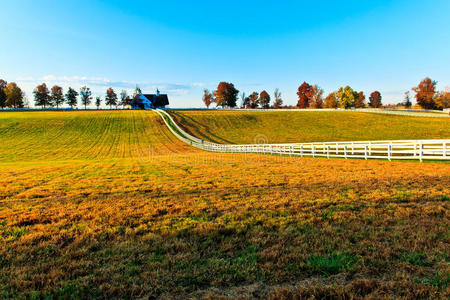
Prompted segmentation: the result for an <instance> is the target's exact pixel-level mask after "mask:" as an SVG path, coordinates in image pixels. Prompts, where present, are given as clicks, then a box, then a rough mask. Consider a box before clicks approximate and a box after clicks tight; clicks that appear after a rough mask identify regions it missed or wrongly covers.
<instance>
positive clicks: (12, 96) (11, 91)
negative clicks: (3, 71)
mask: <svg viewBox="0 0 450 300" xmlns="http://www.w3.org/2000/svg"><path fill="white" fill-rule="evenodd" d="M4 92H5V95H6V101H5V106H6V107H14V108H22V107H24V102H23V99H24V96H25V94H24V92H23V91H22V90H21V89H20V87H19V86H17V84H16V83H15V82H10V83H8V84H7V85H6V88H5V89H4Z"/></svg>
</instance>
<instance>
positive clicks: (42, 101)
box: [33, 83, 52, 108]
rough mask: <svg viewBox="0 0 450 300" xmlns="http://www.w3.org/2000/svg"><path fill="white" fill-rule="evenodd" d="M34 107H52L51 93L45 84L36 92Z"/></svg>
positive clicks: (34, 92) (37, 88)
mask: <svg viewBox="0 0 450 300" xmlns="http://www.w3.org/2000/svg"><path fill="white" fill-rule="evenodd" d="M33 94H34V105H36V106H42V107H43V108H46V107H47V106H51V105H52V103H51V101H50V92H49V91H48V88H47V85H46V84H45V83H43V84H40V85H38V86H37V87H36V88H35V89H34V90H33Z"/></svg>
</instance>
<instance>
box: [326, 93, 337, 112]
mask: <svg viewBox="0 0 450 300" xmlns="http://www.w3.org/2000/svg"><path fill="white" fill-rule="evenodd" d="M338 106H339V103H338V99H337V97H336V92H333V93H329V94H328V96H326V97H325V100H324V103H323V107H325V108H337V107H338Z"/></svg>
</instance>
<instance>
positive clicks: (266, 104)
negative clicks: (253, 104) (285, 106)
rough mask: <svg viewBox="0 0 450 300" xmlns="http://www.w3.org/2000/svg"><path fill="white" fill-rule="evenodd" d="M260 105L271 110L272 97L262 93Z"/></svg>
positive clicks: (264, 92)
mask: <svg viewBox="0 0 450 300" xmlns="http://www.w3.org/2000/svg"><path fill="white" fill-rule="evenodd" d="M259 103H260V104H261V107H262V108H269V105H270V95H269V93H267V92H266V91H262V92H261V93H260V94H259Z"/></svg>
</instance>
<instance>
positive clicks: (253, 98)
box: [248, 92, 259, 108]
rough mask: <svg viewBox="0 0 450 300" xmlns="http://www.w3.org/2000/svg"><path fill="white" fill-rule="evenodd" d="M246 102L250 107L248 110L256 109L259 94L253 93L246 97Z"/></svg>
mask: <svg viewBox="0 0 450 300" xmlns="http://www.w3.org/2000/svg"><path fill="white" fill-rule="evenodd" d="M248 102H249V105H250V107H248V108H258V106H259V94H258V92H253V93H251V94H250V96H248Z"/></svg>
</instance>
